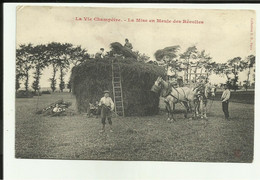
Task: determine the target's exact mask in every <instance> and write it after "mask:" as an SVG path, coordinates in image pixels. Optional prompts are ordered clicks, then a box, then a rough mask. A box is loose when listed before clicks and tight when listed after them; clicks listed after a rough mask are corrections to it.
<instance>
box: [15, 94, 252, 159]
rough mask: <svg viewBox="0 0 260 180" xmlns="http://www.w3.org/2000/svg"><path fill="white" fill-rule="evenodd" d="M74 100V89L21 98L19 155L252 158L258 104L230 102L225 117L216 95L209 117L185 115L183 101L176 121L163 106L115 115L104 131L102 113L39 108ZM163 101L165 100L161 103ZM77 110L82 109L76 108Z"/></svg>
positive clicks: (46, 156)
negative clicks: (143, 113)
mask: <svg viewBox="0 0 260 180" xmlns="http://www.w3.org/2000/svg"><path fill="white" fill-rule="evenodd" d="M62 98H63V99H64V100H65V101H70V102H72V106H71V107H70V110H76V107H75V97H74V96H72V95H71V94H69V93H54V94H51V95H42V96H40V97H39V99H38V98H37V97H34V98H27V99H26V98H24V99H22V98H21V99H16V134H15V138H16V139H15V155H16V158H29V159H92V160H135V161H139V160H149V161H189V162H191V161H193V162H194V161H195V162H252V160H253V141H254V105H253V104H243V103H236V102H231V103H230V116H231V120H230V121H225V120H224V118H223V112H222V109H221V102H220V101H214V102H213V104H212V106H211V108H210V112H209V114H208V116H209V119H208V120H205V119H199V120H190V119H184V116H183V113H182V112H183V110H184V109H183V107H182V106H180V105H177V107H176V115H175V117H176V119H177V121H176V122H174V123H168V122H167V121H166V119H167V114H166V113H165V112H164V111H163V106H162V111H161V112H160V114H159V115H156V116H147V117H125V118H121V117H114V118H113V119H112V121H113V130H114V132H113V133H111V132H109V131H108V130H107V131H105V133H103V134H99V130H100V129H101V122H100V118H95V117H91V118H88V117H87V116H86V114H76V115H73V116H62V117H50V116H42V115H36V114H35V112H36V111H37V109H40V108H43V107H45V106H46V105H48V104H50V103H52V102H54V101H56V100H59V99H62ZM161 105H163V104H161ZM75 112H76V111H75Z"/></svg>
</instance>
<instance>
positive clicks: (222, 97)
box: [221, 89, 230, 102]
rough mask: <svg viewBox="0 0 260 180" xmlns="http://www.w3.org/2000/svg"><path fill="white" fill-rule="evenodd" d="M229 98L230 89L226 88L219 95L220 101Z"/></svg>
mask: <svg viewBox="0 0 260 180" xmlns="http://www.w3.org/2000/svg"><path fill="white" fill-rule="evenodd" d="M229 98H230V91H229V90H228V89H226V90H225V91H223V94H222V96H221V99H222V102H224V101H227V100H229Z"/></svg>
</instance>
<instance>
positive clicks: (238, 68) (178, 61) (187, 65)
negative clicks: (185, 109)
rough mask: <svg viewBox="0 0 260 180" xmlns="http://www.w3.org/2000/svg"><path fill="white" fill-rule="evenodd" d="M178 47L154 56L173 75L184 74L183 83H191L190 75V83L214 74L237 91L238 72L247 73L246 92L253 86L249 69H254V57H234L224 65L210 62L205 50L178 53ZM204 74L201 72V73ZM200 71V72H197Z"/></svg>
mask: <svg viewBox="0 0 260 180" xmlns="http://www.w3.org/2000/svg"><path fill="white" fill-rule="evenodd" d="M179 50H180V46H178V45H177V46H170V47H166V48H164V49H159V50H157V51H156V52H155V54H154V56H155V58H156V60H157V61H159V62H160V61H163V62H165V64H167V66H169V67H172V69H173V71H175V73H177V72H185V75H184V81H185V82H186V83H190V82H191V75H192V74H193V75H194V79H193V80H192V81H195V82H196V81H197V79H198V78H199V77H198V75H200V76H202V74H203V76H204V77H205V79H206V80H208V78H209V75H210V74H212V73H215V74H217V75H220V76H226V83H227V84H228V85H229V87H230V88H231V89H234V90H237V89H238V75H239V72H242V71H245V70H246V71H247V79H246V80H245V81H244V84H243V86H244V87H245V89H246V90H247V89H248V87H249V86H250V85H252V84H253V85H254V82H255V74H253V80H252V82H253V83H251V84H250V74H251V69H254V71H255V68H254V65H255V56H254V55H249V56H247V57H245V58H241V57H234V58H232V59H228V60H226V62H224V63H216V62H214V61H213V60H212V57H211V56H210V54H209V53H206V51H205V50H201V51H199V50H198V48H197V47H196V46H190V47H188V48H187V49H186V50H185V51H184V52H182V53H180V52H179ZM203 70H204V71H205V72H202V71H203ZM198 71H200V72H198Z"/></svg>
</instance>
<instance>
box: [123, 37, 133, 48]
mask: <svg viewBox="0 0 260 180" xmlns="http://www.w3.org/2000/svg"><path fill="white" fill-rule="evenodd" d="M124 46H125V47H126V48H128V49H131V50H132V49H133V46H132V44H131V43H130V42H129V40H128V39H125V45H124Z"/></svg>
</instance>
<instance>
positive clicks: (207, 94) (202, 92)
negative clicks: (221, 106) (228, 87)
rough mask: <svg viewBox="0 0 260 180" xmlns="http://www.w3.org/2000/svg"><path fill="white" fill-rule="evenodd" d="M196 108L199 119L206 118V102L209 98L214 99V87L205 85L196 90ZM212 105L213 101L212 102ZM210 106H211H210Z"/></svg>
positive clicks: (208, 84)
mask: <svg viewBox="0 0 260 180" xmlns="http://www.w3.org/2000/svg"><path fill="white" fill-rule="evenodd" d="M198 89H199V90H198V95H197V96H198V98H197V100H198V104H197V105H198V106H197V110H196V111H197V112H198V114H200V117H201V118H206V119H207V118H208V117H207V110H208V108H207V106H208V104H209V103H208V100H209V99H210V98H214V97H215V93H216V86H214V85H211V84H210V83H207V84H205V85H203V86H201V87H200V88H198ZM212 103H213V101H212ZM211 105H212V104H211Z"/></svg>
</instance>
